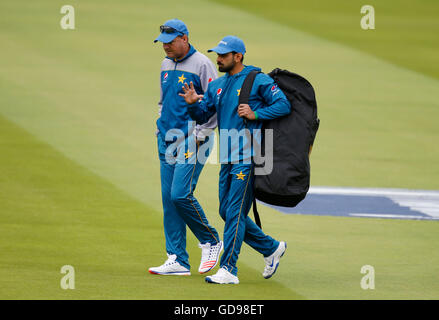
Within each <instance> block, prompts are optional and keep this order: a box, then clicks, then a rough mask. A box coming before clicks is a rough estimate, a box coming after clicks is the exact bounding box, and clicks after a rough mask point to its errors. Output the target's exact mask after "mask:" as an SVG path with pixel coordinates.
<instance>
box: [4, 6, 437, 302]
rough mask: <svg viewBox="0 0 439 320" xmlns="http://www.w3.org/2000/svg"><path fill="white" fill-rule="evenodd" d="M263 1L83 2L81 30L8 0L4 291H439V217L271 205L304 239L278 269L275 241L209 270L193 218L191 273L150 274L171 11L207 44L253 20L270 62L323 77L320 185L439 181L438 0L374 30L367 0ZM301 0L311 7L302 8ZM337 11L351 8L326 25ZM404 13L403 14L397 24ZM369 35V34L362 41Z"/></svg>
mask: <svg viewBox="0 0 439 320" xmlns="http://www.w3.org/2000/svg"><path fill="white" fill-rule="evenodd" d="M261 3H262V2H259V1H255V2H254V6H251V8H250V7H249V6H250V5H249V4H248V2H245V1H237V2H235V5H233V6H229V5H227V4H224V3H217V2H212V1H202V0H195V1H191V4H190V5H188V4H187V3H183V2H181V1H174V0H170V1H167V2H166V4H163V3H161V2H157V1H141V0H136V1H126V2H124V1H121V0H110V1H106V2H105V5H104V4H102V3H101V2H99V1H95V0H92V1H79V2H77V3H76V4H73V5H74V7H75V10H76V11H75V12H76V29H75V30H70V31H67V30H62V29H61V28H60V25H59V21H60V19H61V17H62V15H61V14H60V13H59V11H60V8H61V5H62V4H61V3H60V2H58V1H48V0H43V1H39V2H38V3H33V2H25V1H11V0H5V1H2V2H1V4H0V41H1V43H2V50H1V51H0V155H1V156H0V173H1V175H0V298H3V299H258V298H260V299H380V298H381V299H432V298H436V299H437V298H438V297H439V282H438V279H437V274H439V268H438V265H439V255H438V253H437V248H436V247H437V245H436V243H437V241H438V234H439V233H438V231H439V224H437V223H436V222H428V221H396V220H380V219H360V218H335V217H320V216H300V215H285V214H281V213H278V212H276V211H274V210H272V209H269V208H260V211H261V212H260V213H261V215H262V219H263V224H264V230H265V231H266V232H267V233H269V234H271V235H273V236H275V237H276V238H279V239H282V240H286V241H287V242H288V251H287V253H286V255H285V257H284V258H283V259H282V263H281V266H280V267H279V270H278V273H277V274H276V276H275V277H273V278H272V279H270V280H264V279H263V278H262V276H261V272H262V270H263V267H264V262H263V260H262V257H261V256H259V255H257V254H256V253H255V252H254V251H252V250H251V249H250V248H249V247H247V246H244V247H243V250H242V254H241V256H240V261H239V265H238V266H239V268H240V269H239V270H240V271H239V278H240V281H241V284H240V285H238V286H233V287H227V286H226V287H224V286H212V285H207V284H205V283H204V277H203V276H201V275H198V274H197V272H196V270H197V268H198V263H199V255H200V250H199V249H198V247H197V241H196V239H195V238H194V237H193V236H192V235H191V234H190V233H189V236H188V251H189V253H190V261H191V264H192V273H193V275H192V276H191V277H184V278H174V277H172V278H168V277H159V276H153V275H150V274H148V273H147V271H146V269H147V268H148V267H150V266H155V265H159V264H161V263H163V262H164V260H165V251H164V239H163V234H162V225H161V219H162V213H161V197H160V181H159V173H158V169H159V166H158V160H157V150H156V145H155V144H156V142H155V138H154V132H155V120H156V117H157V105H156V104H157V101H158V89H159V83H158V74H159V68H160V62H161V60H162V58H163V51H162V49H161V46H160V44H154V43H153V42H152V40H153V39H154V38H155V37H156V36H157V34H158V26H159V25H160V24H162V23H163V22H164V21H165V20H167V19H169V18H174V17H179V18H180V19H182V20H184V21H185V22H186V23H187V24H188V27H189V29H190V39H191V42H192V43H193V44H194V45H195V46H196V48H198V49H199V50H200V51H202V52H206V50H207V49H208V48H210V47H213V46H214V45H215V44H216V43H217V42H218V41H219V40H220V39H221V37H222V36H224V35H227V34H236V35H238V36H241V37H242V38H243V39H244V41H245V42H246V45H247V51H248V53H247V55H246V63H248V64H253V65H257V66H260V67H262V68H263V70H264V71H266V72H268V71H270V70H271V69H273V68H274V67H282V68H286V69H290V70H292V71H295V72H298V73H300V74H302V75H303V76H305V77H307V78H308V79H309V80H310V81H311V82H312V83H313V84H314V86H315V89H316V92H317V100H318V105H319V115H320V118H321V121H322V125H321V128H320V131H319V133H318V136H317V140H316V145H315V147H314V149H313V154H312V183H313V185H329V186H359V187H361V186H368V187H394V188H397V187H403V188H419V189H439V167H438V166H437V160H438V159H439V150H438V149H437V148H436V147H435V145H436V140H437V138H438V137H439V129H438V128H439V127H438V126H437V124H436V121H437V120H436V119H438V116H439V102H438V101H439V90H438V88H439V86H438V84H439V82H438V80H437V63H436V64H434V59H435V57H436V56H435V55H432V54H431V51H434V52H436V51H437V48H438V42H437V39H436V38H435V33H434V32H433V31H432V30H437V19H436V20H434V19H431V15H432V12H434V10H436V11H437V8H438V5H437V4H436V3H434V2H428V1H426V2H425V3H426V4H428V6H430V7H431V8H432V9H431V10H426V9H425V8H424V5H423V2H416V3H415V2H413V3H410V4H411V5H410V6H409V5H405V6H399V7H398V9H397V10H396V9H395V11H388V12H387V13H386V14H384V13H383V14H382V15H381V16H380V15H379V14H380V10H381V9H380V10H378V9H379V8H383V11H385V8H386V7H389V5H388V4H387V5H384V4H383V5H382V6H383V7H381V6H380V5H379V4H377V5H376V6H377V8H376V14H377V18H376V27H377V29H376V30H374V31H373V32H376V34H377V37H376V38H374V36H373V35H371V34H368V33H367V32H369V31H362V30H355V31H354V30H353V31H350V28H351V23H352V24H354V23H353V22H352V21H353V20H354V18H353V17H355V16H356V15H358V19H357V20H358V21H357V25H356V26H355V27H356V28H358V29H360V27H359V20H360V14H359V10H360V8H359V7H358V9H357V8H356V6H355V8H354V7H353V6H352V8H353V9H355V12H354V13H351V11H350V9H349V8H351V6H350V5H349V6H344V2H342V1H336V2H334V5H333V6H331V8H330V9H328V10H326V9H325V8H326V7H327V6H320V5H317V4H315V2H313V1H311V2H307V3H308V4H309V6H308V5H305V4H302V5H300V8H301V11H300V12H301V13H303V14H298V12H295V11H294V10H293V9H295V8H298V7H299V4H298V3H294V2H288V4H289V5H287V2H284V3H283V10H282V17H283V18H282V19H280V20H279V21H277V22H276V21H273V11H272V10H274V9H273V7H270V9H267V10H263V12H262V10H261V8H263V7H262V5H261ZM313 3H314V4H315V5H314V6H313V5H311V4H313ZM355 3H356V2H355ZM380 3H381V2H380ZM382 3H390V2H382ZM405 3H406V2H405ZM407 3H408V2H407ZM418 6H419V10H417V11H416V12H417V13H416V14H415V13H413V12H414V11H413V10H412V8H413V7H415V8H416V9H417V8H418ZM287 9H291V10H292V12H293V11H294V16H295V17H296V19H292V21H289V20H288V21H287V20H286V18H285V17H287V16H288V15H287V14H286V13H287V11H286V10H287ZM353 9H352V10H353ZM426 11H428V12H426ZM325 12H326V14H325ZM332 16H336V17H337V19H336V21H338V23H337V25H336V26H334V27H327V28H326V24H325V23H324V21H328V20H331V18H330V17H332ZM313 17H315V19H312V18H313ZM386 17H387V20H385V21H383V20H384V19H386ZM319 18H321V19H319ZM323 18H324V19H323ZM415 18H417V19H419V20H420V21H424V22H425V25H429V26H430V25H431V30H430V31H431V32H430V31H428V32H427V31H426V32H422V37H421V36H419V37H418V36H417V34H416V32H414V31H411V32H408V31H407V33H408V34H409V35H408V36H409V40H410V39H411V42H413V41H414V40H413V39H417V41H419V42H420V44H419V45H417V46H411V47H410V50H412V51H409V52H406V51H404V53H401V51H402V50H403V45H402V41H396V40H395V41H393V40H392V41H393V42H394V44H393V45H392V46H388V45H380V43H381V44H382V43H383V41H384V40H385V39H386V38H389V39H390V38H391V39H396V38H397V39H400V38H401V33H400V31H401V28H406V29H407V30H408V29H409V28H410V27H411V26H412V25H413V24H416V21H414V20H416V19H415ZM379 19H383V20H379ZM389 19H390V20H389ZM315 21H318V23H316V22H315ZM392 21H396V22H395V23H396V25H398V26H400V27H398V28H396V30H395V29H392V28H390V27H388V28H385V26H386V25H388V26H389V25H393V24H392ZM381 26H382V27H383V29H384V30H383V33H384V34H382V33H379V31H380V27H381ZM424 27H425V26H424V25H423V26H422V28H424ZM420 28H421V27H420ZM425 28H426V29H428V28H427V27H425ZM325 29H328V30H326V31H325ZM406 29H405V30H406ZM392 30H394V33H393V34H392ZM420 30H424V29H420ZM359 31H361V32H359ZM365 32H366V33H365ZM363 35H364V37H365V39H364V41H366V43H368V44H369V45H368V46H367V47H368V48H369V49H370V50H369V49H367V48H364V47H362V46H361V44H360V43H362V41H360V40H359V39H360V37H361V36H363ZM407 50H409V49H407ZM419 50H420V51H421V53H422V55H421V56H422V57H423V58H422V59H419V58H417V57H419V56H420V55H419V54H417V52H418V51H419ZM424 54H425V56H424ZM208 56H209V57H210V58H212V60H213V59H214V58H215V56H214V55H213V54H209V55H208ZM392 58H394V59H392ZM428 61H430V64H431V68H426V67H425V64H426V63H427V62H428ZM218 171H219V166H218V165H207V166H206V168H205V169H204V171H203V174H202V176H201V178H200V181H199V184H198V186H197V191H196V196H197V197H198V198H199V200H200V202H201V203H202V205H203V207H204V208H205V211H206V212H207V214H208V217H209V219H210V220H211V222H212V223H213V224H214V225H215V226H216V227H217V229H218V230H220V231H222V230H223V222H222V221H221V219H220V218H219V216H218V212H217V208H218V199H217V191H218V187H217V182H218ZM366 264H369V265H373V266H374V267H375V270H376V280H375V285H376V289H375V290H362V289H361V287H360V280H361V278H362V276H363V275H362V274H361V273H360V269H361V267H362V266H363V265H366ZM63 265H72V266H74V267H75V271H76V289H75V290H62V289H61V288H60V280H61V277H62V276H63V275H62V274H61V273H60V269H61V267H62V266H63Z"/></svg>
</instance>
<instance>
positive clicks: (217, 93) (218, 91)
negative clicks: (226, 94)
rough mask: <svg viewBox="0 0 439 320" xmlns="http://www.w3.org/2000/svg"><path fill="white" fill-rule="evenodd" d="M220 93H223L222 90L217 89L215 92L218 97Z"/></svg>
mask: <svg viewBox="0 0 439 320" xmlns="http://www.w3.org/2000/svg"><path fill="white" fill-rule="evenodd" d="M221 92H223V89H222V88H219V89H218V90H217V91H216V95H217V96H219V95H220V94H221Z"/></svg>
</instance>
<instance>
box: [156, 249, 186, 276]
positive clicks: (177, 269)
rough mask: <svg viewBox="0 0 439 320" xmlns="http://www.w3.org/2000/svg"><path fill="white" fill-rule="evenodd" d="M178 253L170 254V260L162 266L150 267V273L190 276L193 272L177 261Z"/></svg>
mask: <svg viewBox="0 0 439 320" xmlns="http://www.w3.org/2000/svg"><path fill="white" fill-rule="evenodd" d="M175 259H177V255H175V254H172V255H170V254H168V260H166V262H165V263H164V264H162V265H161V266H160V267H153V268H149V270H148V271H149V273H151V274H161V275H174V276H190V275H191V272H190V271H189V269H186V268H185V267H183V266H182V265H181V264H179V263H178V262H177V261H175Z"/></svg>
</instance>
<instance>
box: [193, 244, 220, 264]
mask: <svg viewBox="0 0 439 320" xmlns="http://www.w3.org/2000/svg"><path fill="white" fill-rule="evenodd" d="M198 247H199V248H201V256H202V258H203V260H204V259H207V260H211V259H214V258H216V256H217V255H218V251H219V250H220V243H219V242H218V243H217V244H216V245H214V246H212V245H211V244H210V243H206V244H201V243H200V244H198Z"/></svg>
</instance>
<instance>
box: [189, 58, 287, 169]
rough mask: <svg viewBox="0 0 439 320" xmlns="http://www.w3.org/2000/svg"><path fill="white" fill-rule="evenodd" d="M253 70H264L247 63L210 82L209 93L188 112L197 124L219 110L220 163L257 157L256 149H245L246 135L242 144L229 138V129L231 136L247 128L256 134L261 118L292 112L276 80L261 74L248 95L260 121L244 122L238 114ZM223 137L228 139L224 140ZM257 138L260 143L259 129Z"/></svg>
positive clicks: (267, 118) (273, 117)
mask: <svg viewBox="0 0 439 320" xmlns="http://www.w3.org/2000/svg"><path fill="white" fill-rule="evenodd" d="M252 70H257V71H261V69H260V68H257V67H254V66H245V67H244V69H243V70H242V71H241V72H239V73H237V74H235V75H229V74H228V73H226V74H225V75H224V76H222V77H220V78H218V79H216V80H215V81H213V82H211V83H209V86H208V88H207V92H206V93H205V94H204V97H203V99H202V100H201V101H200V102H197V103H194V104H192V105H189V106H188V111H189V114H190V116H191V117H192V119H194V120H195V121H197V124H203V123H206V122H207V121H208V120H209V118H210V117H211V116H212V115H214V114H215V113H217V120H218V129H219V130H220V162H221V163H234V162H237V161H246V160H248V159H249V157H251V156H254V151H253V148H251V149H250V151H251V154H250V153H249V152H247V150H244V146H245V143H246V142H245V135H243V134H241V135H240V137H239V138H240V139H241V142H242V143H239V141H238V140H235V141H234V140H233V139H230V138H229V137H226V134H227V132H228V133H229V136H230V135H233V134H235V133H236V131H238V132H241V133H242V132H244V131H243V129H246V128H247V129H249V131H250V133H251V134H253V132H254V130H255V129H261V127H262V121H260V120H269V119H275V118H278V117H281V116H284V115H287V114H289V113H290V112H291V105H290V102H289V101H288V99H287V98H286V96H285V94H284V93H283V92H282V91H281V90H280V89H279V88H278V86H277V84H276V83H275V82H274V80H273V79H272V78H271V77H270V76H268V75H266V74H264V73H259V74H258V75H257V76H256V78H255V81H254V83H253V87H252V90H251V93H250V98H249V105H250V107H251V109H252V110H253V111H255V112H256V113H257V116H258V120H253V121H250V120H247V122H244V119H243V118H241V117H239V115H238V101H239V94H240V90H241V87H242V84H243V82H244V79H245V78H246V76H247V75H248V74H249V73H250V71H252ZM233 129H234V130H233ZM259 132H260V131H259ZM223 133H224V134H223ZM238 135H239V133H238ZM224 137H226V139H223V140H224V141H222V138H224ZM254 137H255V138H256V139H258V140H259V142H260V135H259V136H258V135H257V134H256V132H255V135H254ZM230 140H231V141H230Z"/></svg>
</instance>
